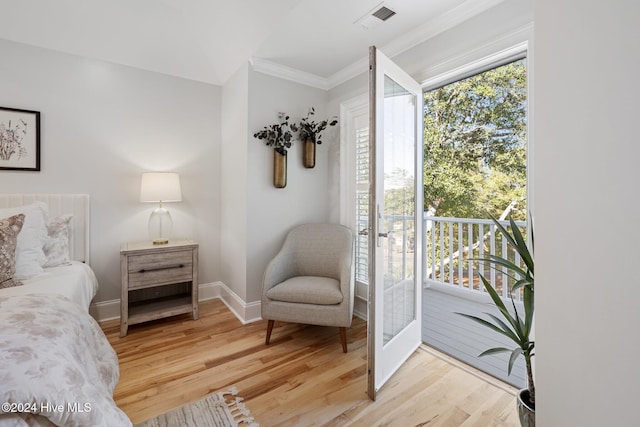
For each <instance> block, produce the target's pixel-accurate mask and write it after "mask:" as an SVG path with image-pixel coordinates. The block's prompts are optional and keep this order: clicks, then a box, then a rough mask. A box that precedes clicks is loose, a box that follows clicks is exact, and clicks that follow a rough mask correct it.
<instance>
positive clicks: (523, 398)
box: [518, 388, 536, 427]
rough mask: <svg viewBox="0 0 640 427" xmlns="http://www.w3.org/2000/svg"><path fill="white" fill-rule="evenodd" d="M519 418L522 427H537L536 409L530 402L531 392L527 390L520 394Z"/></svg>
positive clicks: (521, 391)
mask: <svg viewBox="0 0 640 427" xmlns="http://www.w3.org/2000/svg"><path fill="white" fill-rule="evenodd" d="M518 417H520V425H521V426H522V427H535V425H536V407H535V405H532V404H531V403H530V402H529V390H528V389H526V388H525V389H522V390H520V391H519V392H518Z"/></svg>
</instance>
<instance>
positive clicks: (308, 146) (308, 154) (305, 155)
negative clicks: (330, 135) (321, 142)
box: [302, 139, 316, 169]
mask: <svg viewBox="0 0 640 427" xmlns="http://www.w3.org/2000/svg"><path fill="white" fill-rule="evenodd" d="M302 164H303V165H304V167H305V168H307V169H311V168H313V167H315V166H316V144H315V143H314V142H312V141H311V140H310V139H307V140H305V141H304V149H303V150H302Z"/></svg>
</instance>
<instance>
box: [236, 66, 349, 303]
mask: <svg viewBox="0 0 640 427" xmlns="http://www.w3.org/2000/svg"><path fill="white" fill-rule="evenodd" d="M310 107H315V109H316V114H315V116H314V117H315V120H316V121H318V120H322V119H324V118H326V117H327V92H326V91H324V90H320V89H315V88H312V87H309V86H305V85H301V84H298V83H293V82H290V81H286V80H282V79H279V78H276V77H271V76H268V75H266V74H261V73H258V72H254V71H253V70H250V71H249V135H248V171H249V173H248V177H247V178H248V182H247V221H248V228H247V284H246V292H247V299H246V301H247V302H252V301H258V300H259V299H260V289H261V286H262V276H263V274H264V270H265V268H266V266H267V263H268V262H269V260H270V259H271V258H273V256H274V255H275V254H276V253H277V251H278V250H279V249H280V247H281V246H282V242H283V241H284V237H285V235H286V233H287V231H289V230H290V229H291V228H292V227H294V226H295V225H298V224H302V223H306V222H328V221H329V210H330V209H329V192H328V189H329V188H328V187H329V168H330V167H331V165H330V164H329V157H328V152H329V149H330V146H331V143H332V140H335V139H336V138H337V137H338V135H339V130H338V126H339V125H338V126H335V127H330V128H329V129H328V130H327V131H325V133H323V143H322V144H321V145H318V146H317V151H316V167H315V168H313V169H305V168H304V167H303V166H302V151H301V145H300V144H299V143H298V142H297V141H296V142H294V144H293V146H292V148H291V149H290V150H289V154H288V176H287V186H286V187H285V188H283V189H277V188H275V187H274V186H273V149H272V148H271V147H266V146H265V144H264V141H261V140H258V139H256V138H254V137H253V133H255V132H257V131H259V130H261V129H262V128H263V127H264V126H266V125H269V124H272V123H276V122H277V121H278V112H285V113H287V114H289V115H290V117H291V119H292V120H294V121H299V120H300V118H302V117H304V116H306V114H307V111H308V110H309V108H310Z"/></svg>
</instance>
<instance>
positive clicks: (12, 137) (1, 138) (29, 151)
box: [0, 107, 40, 171]
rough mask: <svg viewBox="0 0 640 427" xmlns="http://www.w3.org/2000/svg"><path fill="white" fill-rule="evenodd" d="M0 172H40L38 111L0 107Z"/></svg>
mask: <svg viewBox="0 0 640 427" xmlns="http://www.w3.org/2000/svg"><path fill="white" fill-rule="evenodd" d="M0 170H16V171H40V111H31V110H20V109H17V108H7V107H0Z"/></svg>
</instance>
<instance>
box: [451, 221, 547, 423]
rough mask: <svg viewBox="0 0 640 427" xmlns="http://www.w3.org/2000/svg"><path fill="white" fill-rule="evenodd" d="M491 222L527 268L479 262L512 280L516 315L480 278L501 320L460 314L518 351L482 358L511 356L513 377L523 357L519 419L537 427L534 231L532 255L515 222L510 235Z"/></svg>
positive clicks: (504, 261) (497, 259)
mask: <svg viewBox="0 0 640 427" xmlns="http://www.w3.org/2000/svg"><path fill="white" fill-rule="evenodd" d="M491 219H492V220H493V222H494V223H495V224H496V227H497V228H498V230H499V231H500V233H501V234H502V236H503V237H504V238H505V239H506V240H507V242H508V243H509V245H510V246H511V247H512V248H513V249H514V250H515V252H516V253H517V254H518V255H519V256H520V259H522V261H523V263H524V266H522V267H521V266H519V265H517V264H515V263H514V262H512V261H511V260H509V259H508V258H506V257H500V256H497V255H490V256H489V258H485V259H480V260H479V261H488V262H491V263H493V264H494V265H493V266H492V267H493V268H500V269H501V271H505V270H506V273H507V275H508V276H509V277H511V278H512V279H513V280H514V284H513V286H512V288H511V292H510V293H509V295H510V298H511V304H512V306H513V313H512V312H510V311H509V310H508V309H507V306H506V305H505V303H504V301H503V300H502V299H501V298H500V296H499V295H498V293H497V292H496V290H495V289H494V288H493V287H492V286H491V284H490V283H489V281H488V280H487V279H486V278H485V277H484V276H483V275H480V279H481V280H482V283H483V284H484V287H485V289H486V290H487V293H488V294H489V296H490V297H491V300H492V301H493V304H494V305H495V306H496V308H497V309H498V311H499V312H500V316H495V315H493V314H490V313H485V314H487V316H489V317H490V318H491V320H490V321H489V320H485V319H482V318H480V317H477V316H472V315H469V314H464V313H457V314H460V315H462V316H465V317H467V318H469V319H472V320H474V321H476V322H478V323H480V324H481V325H484V326H486V327H488V328H490V329H492V330H494V331H496V332H498V333H499V334H502V335H504V336H505V337H507V338H509V339H510V340H511V341H513V342H514V344H515V348H513V349H510V348H505V347H495V348H490V349H488V350H486V351H484V352H482V353H481V354H480V355H479V357H482V356H486V355H489V354H495V353H505V352H506V353H510V354H511V356H510V357H509V365H508V371H507V372H508V373H509V374H511V370H512V368H513V364H514V363H515V361H516V360H517V359H518V357H520V356H523V357H524V361H525V365H526V369H527V388H526V389H523V390H520V392H519V393H518V415H519V417H520V424H521V425H522V426H523V427H533V426H535V400H536V388H535V384H534V381H533V371H532V365H531V361H532V358H533V356H534V347H535V345H534V341H533V340H532V339H530V334H531V329H532V327H533V311H534V298H533V289H534V280H533V268H534V260H533V230H532V231H531V252H530V251H529V248H528V247H527V243H526V241H525V239H524V237H523V236H522V233H521V232H520V229H519V228H518V226H517V225H516V223H515V221H514V220H513V218H511V217H509V223H510V226H511V233H509V232H508V231H507V229H506V228H505V227H503V226H502V224H500V222H499V221H498V220H497V219H495V218H494V217H493V216H491ZM518 289H522V302H523V308H524V316H523V315H522V313H519V312H518V310H517V308H516V305H515V303H514V301H513V292H514V291H517V290H518Z"/></svg>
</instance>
